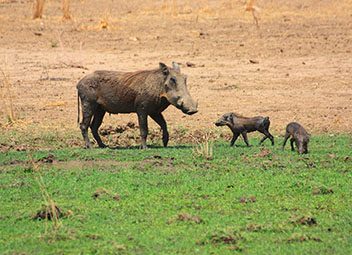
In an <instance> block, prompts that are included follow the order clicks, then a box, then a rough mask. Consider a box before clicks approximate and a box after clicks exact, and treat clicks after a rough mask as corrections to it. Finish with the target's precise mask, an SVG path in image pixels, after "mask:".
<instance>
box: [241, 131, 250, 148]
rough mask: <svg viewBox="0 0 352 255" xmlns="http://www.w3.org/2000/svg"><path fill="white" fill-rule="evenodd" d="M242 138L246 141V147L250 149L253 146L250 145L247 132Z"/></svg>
mask: <svg viewBox="0 0 352 255" xmlns="http://www.w3.org/2000/svg"><path fill="white" fill-rule="evenodd" d="M242 137H243V140H244V142H245V143H246V145H247V146H248V147H250V146H251V145H250V144H249V142H248V137H247V132H243V133H242Z"/></svg>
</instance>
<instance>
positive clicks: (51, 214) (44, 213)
mask: <svg viewBox="0 0 352 255" xmlns="http://www.w3.org/2000/svg"><path fill="white" fill-rule="evenodd" d="M29 162H30V163H31V166H32V169H33V173H34V177H35V180H36V182H37V184H38V186H39V189H40V193H41V195H42V199H43V202H44V209H43V210H41V211H39V212H38V213H37V214H36V216H35V217H34V219H38V218H41V219H44V220H45V222H46V228H45V233H44V235H47V234H48V235H50V236H51V237H55V236H56V234H57V231H58V230H59V229H60V228H61V226H62V222H61V220H60V217H62V216H63V213H62V212H61V210H60V208H59V207H58V206H57V205H56V203H55V202H54V200H53V199H52V197H51V195H50V194H49V192H48V189H47V187H46V186H45V183H44V180H43V176H42V175H41V173H40V171H39V166H38V163H37V162H36V161H35V160H34V159H33V157H32V156H30V160H29ZM49 220H50V221H51V222H52V223H53V224H52V229H51V231H50V232H48V231H47V223H48V221H49Z"/></svg>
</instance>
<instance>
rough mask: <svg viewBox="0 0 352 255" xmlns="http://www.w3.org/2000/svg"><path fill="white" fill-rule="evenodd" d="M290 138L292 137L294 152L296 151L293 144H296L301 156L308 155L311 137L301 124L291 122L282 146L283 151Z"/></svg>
mask: <svg viewBox="0 0 352 255" xmlns="http://www.w3.org/2000/svg"><path fill="white" fill-rule="evenodd" d="M290 137H291V139H290V142H291V150H292V151H294V150H295V148H294V146H293V144H294V143H295V144H296V147H297V151H298V153H299V154H306V153H308V143H309V139H310V135H309V134H308V132H307V131H306V130H305V129H304V128H303V127H302V126H301V125H300V124H299V123H297V122H291V123H289V124H288V125H287V127H286V134H285V139H284V144H283V145H282V149H283V150H284V148H285V145H286V142H287V140H288V138H290Z"/></svg>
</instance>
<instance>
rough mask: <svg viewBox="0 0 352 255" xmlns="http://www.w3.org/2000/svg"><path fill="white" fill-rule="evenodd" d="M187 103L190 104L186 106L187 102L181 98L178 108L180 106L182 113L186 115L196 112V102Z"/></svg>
mask: <svg viewBox="0 0 352 255" xmlns="http://www.w3.org/2000/svg"><path fill="white" fill-rule="evenodd" d="M191 101H193V100H191ZM189 105H190V106H187V104H185V103H184V101H183V100H181V102H180V104H179V106H178V108H180V109H181V110H182V112H183V113H185V114H188V115H192V114H195V113H197V112H198V103H196V102H191V103H190V104H189Z"/></svg>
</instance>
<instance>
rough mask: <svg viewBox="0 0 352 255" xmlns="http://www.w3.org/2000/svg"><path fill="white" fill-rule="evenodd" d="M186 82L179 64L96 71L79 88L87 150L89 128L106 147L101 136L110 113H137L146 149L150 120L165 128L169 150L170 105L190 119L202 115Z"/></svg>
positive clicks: (142, 144)
mask: <svg viewBox="0 0 352 255" xmlns="http://www.w3.org/2000/svg"><path fill="white" fill-rule="evenodd" d="M186 80H187V78H186V76H185V75H183V74H182V73H181V71H180V67H179V65H178V64H176V63H173V67H172V68H170V67H168V66H166V65H165V64H163V63H160V64H159V68H158V69H154V70H145V71H137V72H115V71H95V72H94V73H92V74H89V75H87V76H85V77H83V78H82V79H81V80H80V81H79V82H78V84H77V90H78V121H79V113H80V110H79V100H81V105H82V113H83V119H82V121H81V123H80V129H81V132H82V136H83V139H84V141H85V146H86V148H91V143H90V141H89V138H88V128H89V127H90V128H91V131H92V134H93V136H94V139H95V140H96V141H97V143H98V145H99V147H101V148H104V147H106V145H105V144H104V143H103V142H102V140H101V138H100V136H99V134H98V129H99V127H100V125H101V123H102V121H103V118H104V115H105V113H106V112H108V113H113V114H118V113H132V112H135V113H137V116H138V123H139V127H140V135H141V148H143V149H144V148H147V144H146V140H147V134H148V121H147V118H148V116H150V117H151V118H152V119H153V120H154V121H155V122H156V123H157V124H158V125H159V126H160V127H161V129H162V131H163V138H162V139H163V144H164V146H165V147H166V146H167V144H168V141H169V133H168V130H167V125H166V121H165V119H164V117H163V115H162V112H163V111H164V110H165V109H166V108H167V107H168V106H169V105H170V104H172V105H174V106H175V107H177V108H178V109H180V110H181V111H182V112H184V113H185V114H188V115H192V114H194V113H196V112H197V111H198V110H197V107H198V105H197V103H196V102H195V101H194V100H193V99H192V97H191V95H190V94H189V91H188V89H187V84H186Z"/></svg>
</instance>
